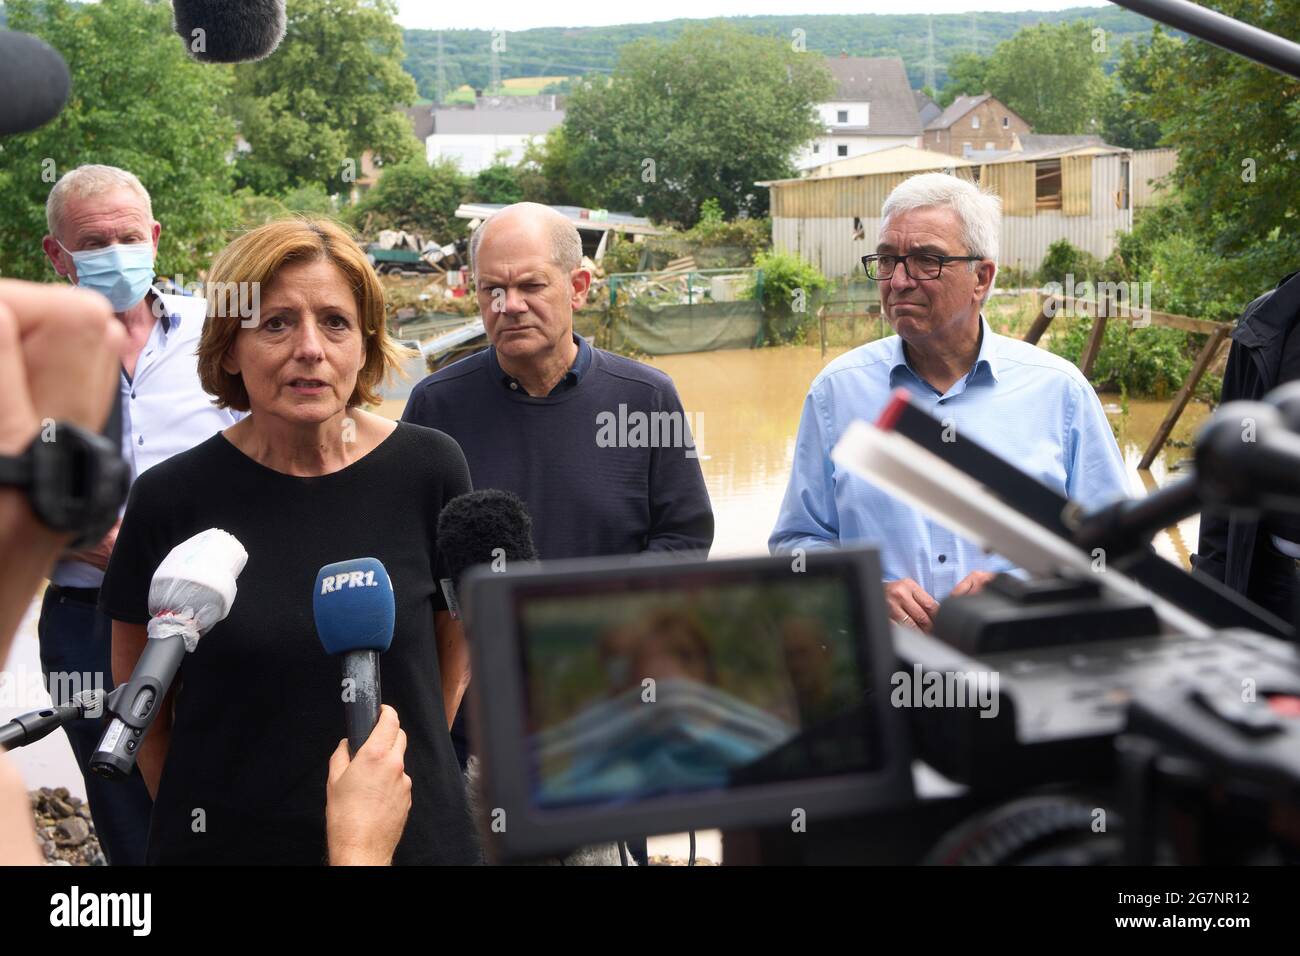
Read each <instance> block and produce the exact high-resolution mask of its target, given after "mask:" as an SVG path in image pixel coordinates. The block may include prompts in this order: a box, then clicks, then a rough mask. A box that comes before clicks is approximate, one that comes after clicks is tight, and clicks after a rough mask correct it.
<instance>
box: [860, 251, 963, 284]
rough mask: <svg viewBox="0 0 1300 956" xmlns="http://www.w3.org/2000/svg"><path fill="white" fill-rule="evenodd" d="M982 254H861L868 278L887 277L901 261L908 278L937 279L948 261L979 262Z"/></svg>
mask: <svg viewBox="0 0 1300 956" xmlns="http://www.w3.org/2000/svg"><path fill="white" fill-rule="evenodd" d="M983 258H984V257H983V256H939V255H935V254H934V253H932V252H914V253H912V254H911V255H907V256H891V255H874V256H863V257H862V266H863V268H864V269H866V270H867V278H869V279H889V278H892V277H893V275H894V269H896V268H897V267H898V264H899V263H900V262H901V263H902V264H903V271H904V272H906V273H907V276H908V278H910V279H914V280H915V279H937V278H939V276H940V275H941V274H942V273H943V267H944V265H945V264H947V263H949V262H979V261H981V260H982V259H983Z"/></svg>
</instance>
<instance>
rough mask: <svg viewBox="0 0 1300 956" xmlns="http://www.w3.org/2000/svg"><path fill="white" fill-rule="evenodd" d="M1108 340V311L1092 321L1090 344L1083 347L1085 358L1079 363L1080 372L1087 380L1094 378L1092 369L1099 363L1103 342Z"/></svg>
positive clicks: (1089, 336)
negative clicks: (1098, 357)
mask: <svg viewBox="0 0 1300 956" xmlns="http://www.w3.org/2000/svg"><path fill="white" fill-rule="evenodd" d="M1105 338H1106V310H1105V309H1102V310H1101V314H1100V315H1098V316H1097V317H1096V318H1095V319H1093V320H1092V331H1091V332H1089V333H1088V343H1087V344H1086V345H1085V346H1084V347H1083V358H1082V360H1081V361H1080V362H1079V371H1080V372H1082V373H1083V377H1084V378H1086V379H1091V378H1092V367H1093V365H1095V364H1096V362H1097V353H1099V352H1100V351H1101V343H1102V340H1103V339H1105Z"/></svg>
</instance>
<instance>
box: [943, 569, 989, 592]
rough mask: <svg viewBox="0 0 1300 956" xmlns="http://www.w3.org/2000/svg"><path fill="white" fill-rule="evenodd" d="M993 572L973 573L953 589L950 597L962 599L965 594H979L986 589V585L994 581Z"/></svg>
mask: <svg viewBox="0 0 1300 956" xmlns="http://www.w3.org/2000/svg"><path fill="white" fill-rule="evenodd" d="M993 577H994V575H993V572H992V571H972V572H971V573H970V574H968V575H966V576H965V577H964V578H962V579H961V580H960V581H958V582H957V586H956V587H955V588H953V589H952V592H951V593H950V594H949V595H948V597H961V596H962V595H963V594H979V593H980V591H982V590H983V589H984V585H986V584H988V583H989V582H990V581H992V580H993Z"/></svg>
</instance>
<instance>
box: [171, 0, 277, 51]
mask: <svg viewBox="0 0 1300 956" xmlns="http://www.w3.org/2000/svg"><path fill="white" fill-rule="evenodd" d="M172 14H173V16H174V17H175V19H174V21H173V23H172V27H173V29H175V31H176V32H177V34H179V35H180V38H181V39H182V40H184V41H185V49H186V50H187V51H189V54H190V56H192V57H194V59H196V60H202V61H203V62H204V63H244V62H247V61H249V60H261V59H265V58H266V57H268V56H270V55H271V54H272V53H274V52H275V49H276V47H278V46H279V45H280V41H281V40H283V39H284V28H285V18H284V0H172Z"/></svg>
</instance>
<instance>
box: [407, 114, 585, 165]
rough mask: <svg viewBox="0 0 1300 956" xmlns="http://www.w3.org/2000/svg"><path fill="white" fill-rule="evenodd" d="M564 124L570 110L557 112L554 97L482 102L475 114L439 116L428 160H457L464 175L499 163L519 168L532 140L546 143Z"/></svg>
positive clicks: (427, 147)
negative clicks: (499, 159)
mask: <svg viewBox="0 0 1300 956" xmlns="http://www.w3.org/2000/svg"><path fill="white" fill-rule="evenodd" d="M535 103H539V104H540V105H535ZM563 122H564V110H562V109H556V108H555V97H554V96H546V97H480V98H479V99H478V101H477V102H476V103H475V105H474V107H473V108H472V109H471V108H466V109H452V108H446V109H443V108H440V109H435V110H433V124H432V131H431V132H430V133H429V135H428V136H427V137H425V140H424V144H425V155H426V157H427V159H428V160H429V162H430V163H435V162H437V161H438V160H440V159H452V160H455V161H456V162H458V163H459V164H460V168H461V170H462V171H463V172H466V173H469V174H471V175H473V174H474V173H477V172H479V171H480V170H483V169H486V168H487V167H488V166H491V165H492V164H493V163H494V162H496V161H497V159H498V157H501V158H503V159H504V161H505V162H506V163H507V164H514V163H517V162H518V161H519V160H520V159H522V158H523V155H524V150H525V149H526V148H527V146H528V143H529V141H530V140H533V139H540V138H542V137H543V136H545V135H546V134H547V133H549V132H550V131H551V130H552V129H554V128H555V127H557V126H559V125H560V124H561V123H563ZM418 132H419V131H418V130H417V135H418Z"/></svg>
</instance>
